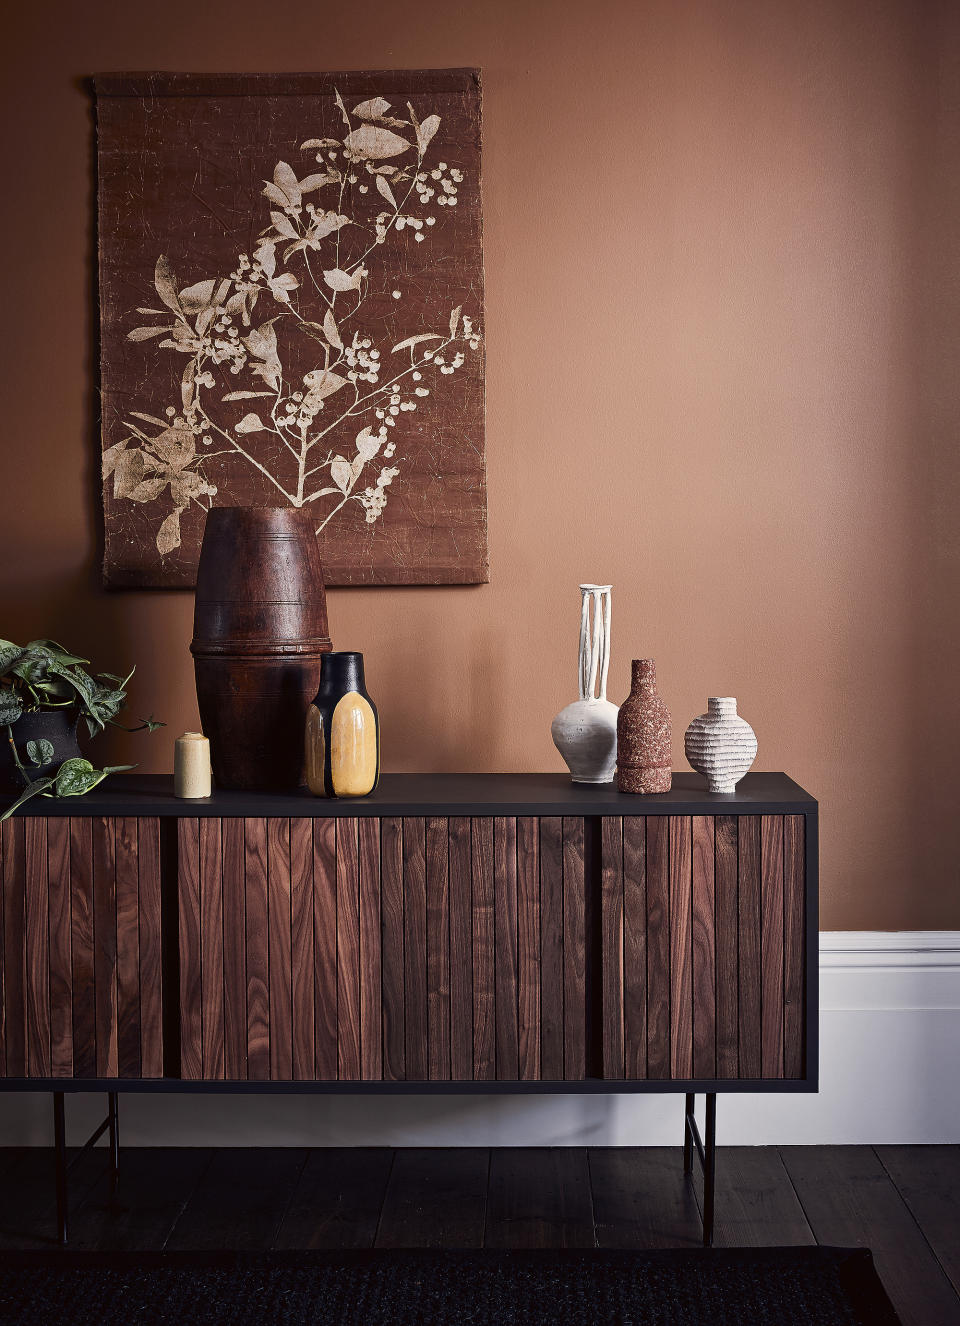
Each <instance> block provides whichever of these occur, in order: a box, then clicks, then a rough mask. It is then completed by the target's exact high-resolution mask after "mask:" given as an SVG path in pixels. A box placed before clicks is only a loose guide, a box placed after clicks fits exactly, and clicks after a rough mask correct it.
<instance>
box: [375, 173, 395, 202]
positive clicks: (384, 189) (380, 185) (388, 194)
mask: <svg viewBox="0 0 960 1326" xmlns="http://www.w3.org/2000/svg"><path fill="white" fill-rule="evenodd" d="M377 193H379V194H382V195H383V197H384V198H386V200H387V202H388V203H389V204H390V206H391V207H392V208H393V210H394V211H396V210H397V200H396V198H394V196H393V190H392V189H391V188H390V185H389V184H388V183H387V181H386V180H385V179H384V177H383V176H382V175H378V176H377Z"/></svg>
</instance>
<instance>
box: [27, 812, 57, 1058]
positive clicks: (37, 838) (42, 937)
mask: <svg viewBox="0 0 960 1326" xmlns="http://www.w3.org/2000/svg"><path fill="white" fill-rule="evenodd" d="M23 851H24V882H25V891H24V931H23V937H22V943H23V945H24V950H25V954H26V986H25V989H24V993H25V1013H26V1019H25V1020H26V1036H27V1075H28V1076H29V1077H49V1076H50V881H49V879H48V876H47V822H46V820H44V819H40V818H39V817H37V818H32V817H31V818H30V819H27V820H25V821H24V829H23Z"/></svg>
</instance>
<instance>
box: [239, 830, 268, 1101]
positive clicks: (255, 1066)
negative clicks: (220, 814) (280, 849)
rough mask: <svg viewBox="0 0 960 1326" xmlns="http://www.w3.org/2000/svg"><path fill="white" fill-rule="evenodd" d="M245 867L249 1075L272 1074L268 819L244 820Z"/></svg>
mask: <svg viewBox="0 0 960 1326" xmlns="http://www.w3.org/2000/svg"><path fill="white" fill-rule="evenodd" d="M243 841H244V856H245V869H246V888H245V891H244V901H245V905H246V906H245V910H246V923H247V924H246V935H247V1077H248V1078H249V1079H250V1081H253V1082H266V1081H268V1080H269V1077H270V932H269V924H270V922H269V904H268V901H267V893H268V887H269V886H268V880H267V821H266V820H265V819H247V820H244V822H243Z"/></svg>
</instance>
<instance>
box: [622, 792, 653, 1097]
mask: <svg viewBox="0 0 960 1326" xmlns="http://www.w3.org/2000/svg"><path fill="white" fill-rule="evenodd" d="M646 835H647V822H646V819H645V818H644V816H642V815H628V816H624V820H623V971H624V977H623V1051H624V1063H623V1066H624V1074H625V1076H626V1077H628V1078H631V1079H635V1080H642V1079H643V1078H645V1077H646V1076H647V853H646Z"/></svg>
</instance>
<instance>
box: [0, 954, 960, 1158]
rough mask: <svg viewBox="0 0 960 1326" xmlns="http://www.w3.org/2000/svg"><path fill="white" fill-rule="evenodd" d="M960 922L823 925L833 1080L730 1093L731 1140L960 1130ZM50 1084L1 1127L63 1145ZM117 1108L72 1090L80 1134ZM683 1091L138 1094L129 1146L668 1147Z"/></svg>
mask: <svg viewBox="0 0 960 1326" xmlns="http://www.w3.org/2000/svg"><path fill="white" fill-rule="evenodd" d="M958 1096H960V931H943V930H938V931H909V932H899V933H886V932H874V931H836V932H824V933H823V934H821V936H820V1092H819V1094H818V1095H782V1096H780V1095H776V1096H771V1095H749V1094H747V1095H725V1096H722V1097H721V1098H720V1100H719V1101H718V1104H717V1139H718V1141H719V1143H720V1144H721V1145H757V1146H761V1145H775V1144H780V1145H788V1144H811V1145H813V1144H819V1145H829V1144H839V1143H909V1142H950V1143H956V1142H960V1112H958V1110H957V1107H956V1101H957V1099H958ZM50 1113H51V1111H50V1106H49V1097H44V1096H42V1095H40V1094H33V1093H30V1094H23V1095H13V1094H11V1095H3V1094H2V1093H0V1142H2V1144H3V1145H6V1146H15V1145H20V1146H24V1145H26V1146H30V1145H37V1146H46V1145H49V1144H50V1141H51V1135H50ZM102 1114H103V1099H102V1097H100V1096H93V1097H86V1096H80V1095H78V1096H73V1097H70V1098H69V1100H68V1125H69V1132H68V1136H69V1140H70V1141H71V1143H75V1142H79V1141H81V1140H82V1139H83V1138H84V1137H85V1136H86V1135H87V1134H88V1133H89V1132H90V1131H91V1130H92V1128H93V1127H94V1126H95V1125H96V1123H97V1122H98V1121H99V1119H100V1118H101V1117H102ZM681 1119H682V1105H681V1101H680V1099H679V1097H677V1096H674V1095H665V1096H659V1095H657V1096H627V1095H619V1096H541V1097H537V1096H526V1097H509V1096H507V1097H504V1096H359V1095H358V1096H230V1097H224V1096H195V1095H190V1096H185V1095H166V1094H164V1095H162V1096H156V1095H153V1096H136V1095H130V1096H125V1097H124V1099H123V1101H122V1103H121V1130H122V1140H123V1142H124V1143H125V1144H126V1145H129V1146H534V1145H537V1146H544V1145H551V1146H583V1145H591V1146H637V1145H649V1146H663V1145H675V1144H679V1141H680V1137H681V1129H682V1123H681Z"/></svg>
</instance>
